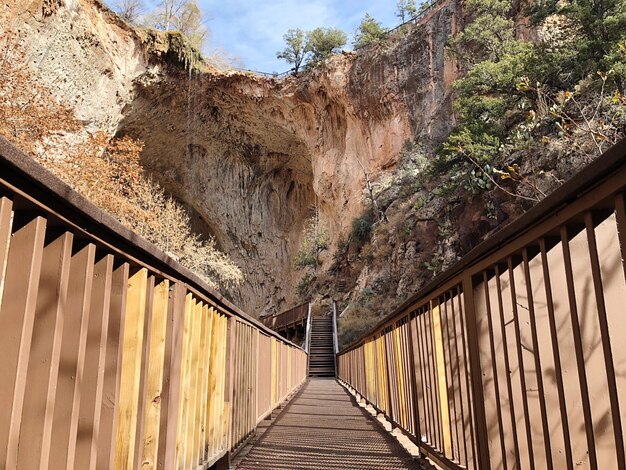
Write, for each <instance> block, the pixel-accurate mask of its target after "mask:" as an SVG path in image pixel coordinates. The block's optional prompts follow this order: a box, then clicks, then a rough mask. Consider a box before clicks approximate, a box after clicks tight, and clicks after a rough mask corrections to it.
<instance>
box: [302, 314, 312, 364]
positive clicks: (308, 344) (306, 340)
mask: <svg viewBox="0 0 626 470" xmlns="http://www.w3.org/2000/svg"><path fill="white" fill-rule="evenodd" d="M311 310H312V308H311V303H309V308H308V313H307V316H306V333H305V336H304V350H305V351H306V352H307V354H308V353H309V352H310V351H311V328H312V326H313V325H312V324H311V322H312V321H313V318H312V315H311Z"/></svg>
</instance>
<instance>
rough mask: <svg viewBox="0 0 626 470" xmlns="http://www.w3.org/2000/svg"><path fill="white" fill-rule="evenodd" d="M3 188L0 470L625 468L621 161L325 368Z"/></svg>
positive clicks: (108, 225)
mask: <svg viewBox="0 0 626 470" xmlns="http://www.w3.org/2000/svg"><path fill="white" fill-rule="evenodd" d="M0 168H1V171H0V349H1V351H2V355H1V358H0V376H1V377H2V381H0V398H1V399H2V402H3V406H2V407H0V465H1V466H2V467H3V468H7V469H8V468H11V469H15V468H19V469H29V470H30V469H37V468H39V469H48V468H50V469H61V468H70V469H71V468H75V469H81V470H82V469H93V468H98V469H108V468H115V469H131V468H132V469H135V468H142V469H150V468H162V469H168V470H169V469H197V468H210V467H214V468H228V467H229V466H230V465H233V464H237V465H238V467H239V468H241V469H251V468H265V469H278V468H284V469H299V468H311V469H313V468H316V469H317V468H337V469H349V468H372V469H382V468H422V467H424V466H428V465H430V464H429V463H427V461H426V460H424V458H427V459H429V460H430V461H431V462H434V463H435V464H437V465H439V466H440V467H443V468H447V469H461V468H471V469H501V468H504V469H509V468H510V469H513V468H523V469H534V468H537V469H544V468H547V469H553V468H557V469H561V468H567V469H573V468H574V467H576V468H579V467H584V468H590V469H598V468H600V469H614V468H616V469H624V468H626V464H625V458H624V426H625V424H624V422H623V420H622V410H623V409H624V408H625V407H626V348H624V347H623V345H622V343H621V340H622V338H623V337H624V333H626V332H625V331H624V330H625V329H626V327H625V326H624V325H626V323H625V322H624V321H623V312H624V307H623V305H624V303H625V302H626V282H625V279H626V276H625V273H626V270H625V265H624V253H623V250H625V249H626V209H625V206H626V201H625V195H624V192H625V190H626V143H625V142H622V143H620V144H618V145H617V146H616V147H614V148H613V149H611V150H610V151H608V152H607V153H606V154H605V155H603V156H602V157H600V158H599V159H598V160H597V161H595V162H593V163H592V164H590V165H589V166H588V167H587V168H585V169H584V170H583V171H582V172H581V173H580V174H579V175H577V176H576V177H574V178H573V179H572V180H570V181H568V182H567V183H565V184H564V185H563V186H562V187H561V188H560V189H558V190H557V191H555V192H554V193H553V194H552V195H550V196H549V197H547V198H546V199H545V200H544V201H542V202H541V203H539V204H538V205H537V206H535V207H534V208H533V209H531V210H530V211H529V212H528V213H526V214H525V215H524V216H522V217H521V218H519V219H518V220H516V221H515V222H513V223H511V224H509V225H508V226H506V227H505V228H503V229H501V230H500V231H499V232H497V233H496V234H494V235H492V237H491V238H490V239H489V240H487V241H486V242H484V243H482V244H481V245H479V246H478V247H476V248H475V249H474V250H473V251H471V252H470V253H469V254H468V255H467V256H465V257H464V258H463V259H462V260H460V261H459V262H458V263H457V264H456V265H455V266H453V267H452V268H451V269H449V270H448V271H446V272H444V273H443V274H441V275H439V276H438V277H437V278H435V279H433V280H432V282H430V283H429V284H428V285H426V286H425V287H423V288H422V289H421V290H420V291H419V292H418V293H417V294H416V295H414V296H412V297H411V298H409V299H408V300H407V301H406V302H405V303H404V304H403V305H402V306H400V307H399V308H398V309H396V310H395V311H394V312H391V313H390V314H389V315H388V316H386V317H385V318H384V319H383V320H382V321H381V322H380V324H379V325H377V326H376V327H375V328H374V329H372V330H371V331H370V332H368V333H367V334H365V335H364V336H363V337H362V338H361V339H360V340H358V341H357V342H356V343H354V344H352V345H351V346H349V347H347V348H345V349H343V350H342V351H337V339H336V338H337V335H336V313H332V314H330V315H327V316H321V317H315V318H311V316H310V313H308V312H307V310H306V309H304V310H303V311H305V312H307V317H306V325H307V334H306V339H305V341H304V343H305V344H304V347H303V348H301V347H300V346H298V345H296V344H293V343H291V342H289V341H288V340H286V339H285V338H283V337H282V336H280V335H279V334H278V333H276V332H274V331H272V330H271V329H269V328H268V327H267V326H265V325H263V324H262V323H260V322H258V321H257V320H255V319H253V318H252V317H250V316H248V315H246V314H245V313H244V312H242V311H241V310H239V309H238V308H237V307H236V306H234V305H232V304H231V303H230V302H228V301H227V300H225V299H224V298H223V297H221V296H220V295H219V294H218V293H216V292H214V291H213V290H211V289H210V288H208V286H206V284H205V283H203V282H202V280H200V279H199V278H198V277H197V276H195V275H194V274H193V273H191V272H188V271H187V270H185V269H184V268H182V267H181V266H180V265H178V264H177V263H176V262H175V261H174V260H172V259H170V258H168V257H167V256H166V255H164V254H163V253H161V252H159V251H158V250H156V249H155V248H154V247H152V246H151V245H149V244H148V243H147V242H145V241H144V240H142V239H141V238H139V237H138V236H136V235H135V234H133V233H131V232H129V231H128V230H127V229H125V228H124V227H122V226H121V225H120V224H118V223H117V222H116V221H115V220H113V219H112V218H111V217H109V216H107V215H106V214H104V213H102V212H101V211H99V210H98V209H96V208H95V207H94V206H93V205H91V204H90V203H89V202H87V201H86V200H85V199H83V198H82V197H81V196H79V195H78V194H77V193H75V192H73V191H72V190H70V189H69V188H68V187H67V186H66V185H65V184H64V183H62V182H61V181H60V180H58V179H57V178H55V177H53V176H52V175H50V174H49V173H47V172H46V171H45V170H43V169H42V168H41V167H40V166H39V165H38V164H37V163H36V162H35V161H33V160H32V159H30V158H28V157H26V156H25V155H24V154H22V153H20V152H19V151H18V150H16V149H15V148H13V147H12V146H11V145H10V144H8V143H7V142H6V141H4V140H0ZM335 375H336V378H335ZM309 376H314V377H310V378H309ZM322 376H330V377H322ZM284 405H286V406H284ZM272 417H276V419H275V420H269V419H268V418H272ZM375 417H376V419H375ZM263 429H264V430H265V432H263V433H261V431H262V430H263ZM391 429H393V433H389V432H387V431H388V430H391ZM401 444H404V445H401ZM411 446H412V447H413V449H415V453H416V454H419V455H420V457H419V458H414V456H412V455H411V454H410V453H409V452H408V451H407V450H406V449H405V447H407V448H409V449H410V448H411Z"/></svg>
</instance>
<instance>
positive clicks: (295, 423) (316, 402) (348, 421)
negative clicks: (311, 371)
mask: <svg viewBox="0 0 626 470" xmlns="http://www.w3.org/2000/svg"><path fill="white" fill-rule="evenodd" d="M422 468H423V467H421V466H420V464H419V463H418V462H417V461H416V460H414V459H413V458H412V457H411V456H410V455H409V454H408V453H407V452H406V451H405V450H404V448H403V447H402V446H401V445H400V444H399V443H398V442H397V441H396V440H395V439H394V438H393V437H392V436H390V435H389V434H387V433H385V432H384V431H383V430H382V429H381V427H380V425H379V424H378V423H376V422H375V421H374V419H373V418H372V417H371V416H369V415H368V414H367V413H366V412H365V411H363V410H362V409H361V408H360V407H359V406H357V405H356V404H355V403H354V400H353V399H352V397H351V396H350V395H349V394H348V393H347V392H346V391H345V390H344V389H343V387H341V385H339V384H338V383H337V381H336V380H335V379H323V378H312V379H310V381H309V382H308V383H307V384H306V385H305V387H304V389H303V390H302V391H301V392H300V393H299V394H298V395H297V396H296V397H295V398H294V399H293V400H292V402H291V403H290V404H289V405H288V407H287V408H286V409H285V411H284V412H283V413H282V414H281V415H280V416H279V417H278V419H277V420H276V423H275V424H274V425H273V426H272V427H271V428H270V429H269V430H268V431H267V432H266V433H265V434H264V435H263V436H262V437H261V439H260V440H259V442H258V443H257V444H256V445H255V446H254V447H253V448H252V450H251V451H250V453H249V454H248V455H247V456H246V457H245V459H244V460H243V461H242V462H241V464H240V465H239V466H237V469H238V470H251V469H276V470H279V469H290V470H295V469H324V470H329V469H341V470H352V469H359V470H360V469H364V470H365V469H372V470H374V469H376V470H385V469H419V470H421V469H422Z"/></svg>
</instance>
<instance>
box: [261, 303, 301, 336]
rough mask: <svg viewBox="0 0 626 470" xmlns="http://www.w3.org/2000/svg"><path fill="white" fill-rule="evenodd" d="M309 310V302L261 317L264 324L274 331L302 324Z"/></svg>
mask: <svg viewBox="0 0 626 470" xmlns="http://www.w3.org/2000/svg"><path fill="white" fill-rule="evenodd" d="M308 312H309V303H308V302H306V303H303V304H301V305H298V306H296V307H293V308H290V309H289V310H285V311H284V312H281V313H277V314H275V315H268V316H266V317H263V318H261V321H262V322H263V324H264V325H265V326H267V327H268V328H271V329H272V330H274V331H286V330H287V329H289V328H293V327H295V326H297V325H302V326H304V324H305V322H306V319H307V316H308Z"/></svg>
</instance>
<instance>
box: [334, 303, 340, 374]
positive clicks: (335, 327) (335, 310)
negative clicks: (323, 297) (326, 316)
mask: <svg viewBox="0 0 626 470" xmlns="http://www.w3.org/2000/svg"><path fill="white" fill-rule="evenodd" d="M333 348H334V353H335V354H334V355H333V357H334V359H335V375H337V353H338V352H339V339H338V338H337V301H336V300H335V299H333Z"/></svg>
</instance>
